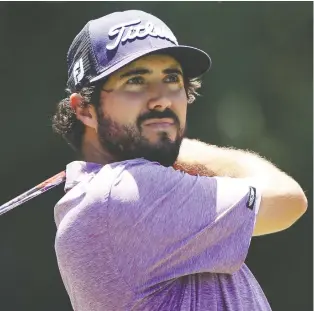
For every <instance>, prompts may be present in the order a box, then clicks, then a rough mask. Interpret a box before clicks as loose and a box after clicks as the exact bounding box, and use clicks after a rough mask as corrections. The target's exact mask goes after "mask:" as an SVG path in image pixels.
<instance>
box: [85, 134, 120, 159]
mask: <svg viewBox="0 0 314 311" xmlns="http://www.w3.org/2000/svg"><path fill="white" fill-rule="evenodd" d="M88 136H89V135H86V133H85V135H84V137H83V141H82V156H83V159H84V161H86V162H92V163H99V164H102V165H106V164H108V163H112V162H115V160H114V158H113V157H112V156H111V155H110V154H109V152H107V151H106V150H104V148H102V146H101V144H100V143H99V141H98V139H97V138H96V137H88Z"/></svg>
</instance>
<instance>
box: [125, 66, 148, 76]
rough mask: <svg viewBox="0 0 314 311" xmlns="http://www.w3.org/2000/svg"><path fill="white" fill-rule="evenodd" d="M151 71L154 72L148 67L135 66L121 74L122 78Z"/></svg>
mask: <svg viewBox="0 0 314 311" xmlns="http://www.w3.org/2000/svg"><path fill="white" fill-rule="evenodd" d="M150 73H152V71H151V70H148V69H147V68H134V69H130V70H129V71H127V72H125V73H123V74H122V75H120V78H125V77H130V76H136V75H145V74H150Z"/></svg>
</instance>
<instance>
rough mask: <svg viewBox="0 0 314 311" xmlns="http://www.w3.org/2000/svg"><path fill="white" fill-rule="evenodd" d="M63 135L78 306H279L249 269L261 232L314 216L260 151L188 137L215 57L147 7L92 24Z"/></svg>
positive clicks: (63, 230) (58, 122)
mask: <svg viewBox="0 0 314 311" xmlns="http://www.w3.org/2000/svg"><path fill="white" fill-rule="evenodd" d="M67 61H68V67H69V70H68V74H69V79H68V83H67V88H68V91H69V96H68V97H67V98H65V99H64V100H62V101H61V102H60V103H59V104H58V108H57V112H56V114H55V116H54V117H53V127H54V129H55V131H56V132H58V133H60V134H61V135H62V136H63V137H64V138H65V139H66V140H67V141H68V142H69V143H70V144H71V146H72V147H73V148H75V150H76V151H77V152H78V154H79V157H80V161H74V162H73V163H70V164H69V165H68V166H67V171H66V173H67V181H66V186H65V191H66V194H65V196H64V197H63V198H62V199H61V200H60V201H59V202H58V203H57V205H56V207H55V220H56V224H57V227H58V230H57V236H56V243H55V248H56V254H57V259H58V265H59V268H60V273H61V276H62V279H63V282H64V284H65V287H66V290H67V292H68V295H69V297H70V300H71V303H72V306H73V309H74V310H76V311H105V310H116V311H118V310H202V311H203V310H204V311H205V310H213V311H214V310H217V311H218V310H219V311H221V310H228V311H229V310H232V311H238V310H239V311H240V310H241V311H243V310H247V311H252V310H257V311H259V310H263V311H266V310H270V305H269V304H268V302H267V299H266V298H265V296H264V294H263V292H262V290H261V288H260V286H259V285H258V283H257V281H256V280H255V278H254V277H253V275H252V274H251V272H250V271H249V269H248V268H247V266H246V265H245V264H244V260H245V258H246V255H247V252H248V248H249V245H250V241H251V236H252V235H262V234H269V233H273V232H277V231H280V230H284V229H286V228H288V227H289V226H291V225H292V224H293V223H294V222H295V221H296V220H297V219H298V218H299V217H301V215H302V214H303V213H304V212H305V211H306V208H307V200H306V198H305V195H304V193H303V191H302V189H301V188H300V186H299V185H298V184H297V182H296V181H294V180H293V179H292V178H291V177H289V176H287V175H286V174H285V173H283V172H282V171H280V170H279V169H277V168H276V167H275V166H274V165H272V164H271V163H269V162H267V161H266V160H265V159H262V158H260V157H259V156H258V155H256V154H253V153H249V152H245V151H241V150H235V149H226V148H219V147H216V146H209V145H206V144H205V143H202V142H199V141H196V140H188V139H183V137H184V131H185V127H186V113H187V105H188V103H191V102H193V100H194V99H195V95H196V91H197V89H198V88H199V87H200V81H199V80H198V79H197V78H198V77H199V76H201V75H202V74H204V73H205V72H206V71H207V70H208V69H209V67H210V62H211V61H210V58H209V56H208V55H207V54H206V53H205V52H203V51H200V50H198V49H195V48H192V47H185V46H179V45H178V43H177V40H176V38H175V37H174V35H173V34H172V32H171V31H170V29H169V28H168V27H167V26H166V25H165V24H164V23H163V22H162V21H161V20H159V19H158V18H156V17H154V16H152V15H150V14H147V13H145V12H141V11H125V12H117V13H113V14H110V15H107V16H104V17H102V18H100V19H97V20H94V21H91V22H89V23H88V24H87V25H86V26H85V27H84V28H83V29H82V31H81V32H80V33H79V34H78V35H77V37H76V38H75V39H74V41H73V43H72V45H71V47H70V50H69V53H68V59H67Z"/></svg>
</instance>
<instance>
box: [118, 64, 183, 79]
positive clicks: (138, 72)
mask: <svg viewBox="0 0 314 311" xmlns="http://www.w3.org/2000/svg"><path fill="white" fill-rule="evenodd" d="M151 73H152V71H151V70H149V69H147V68H134V69H130V70H129V71H127V72H125V73H123V74H121V75H120V78H121V79H122V78H126V77H130V76H136V75H145V74H151ZM163 73H164V74H172V73H176V74H179V75H181V76H182V77H183V73H182V71H181V70H180V69H179V68H176V67H170V68H167V69H164V70H163Z"/></svg>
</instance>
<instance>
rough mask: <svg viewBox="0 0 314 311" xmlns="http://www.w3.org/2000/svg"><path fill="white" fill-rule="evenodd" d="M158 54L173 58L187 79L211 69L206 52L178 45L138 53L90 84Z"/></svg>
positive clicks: (103, 73)
mask: <svg viewBox="0 0 314 311" xmlns="http://www.w3.org/2000/svg"><path fill="white" fill-rule="evenodd" d="M156 53H161V54H167V55H171V56H173V57H174V58H175V59H176V60H177V61H178V62H179V63H180V65H181V66H182V69H183V73H184V76H185V77H187V78H197V77H200V76H202V75H203V74H204V73H205V72H207V71H208V70H209V69H210V67H211V59H210V57H209V55H208V54H207V53H206V52H204V51H202V50H200V49H197V48H194V47H191V46H185V45H178V46H171V47H167V48H151V49H149V50H144V51H140V52H138V53H134V54H131V55H128V56H127V57H126V58H124V59H122V60H121V61H120V62H118V63H116V64H114V65H113V66H111V67H109V68H107V69H106V70H104V71H103V72H102V73H100V74H99V75H98V76H96V77H94V78H92V79H91V80H90V82H91V83H93V82H96V81H99V80H101V79H103V78H106V77H107V76H109V75H110V74H112V73H113V72H115V71H117V70H119V69H120V68H122V67H124V66H126V65H127V64H129V63H131V62H133V61H134V60H136V59H138V58H140V57H142V56H145V55H149V54H156Z"/></svg>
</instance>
